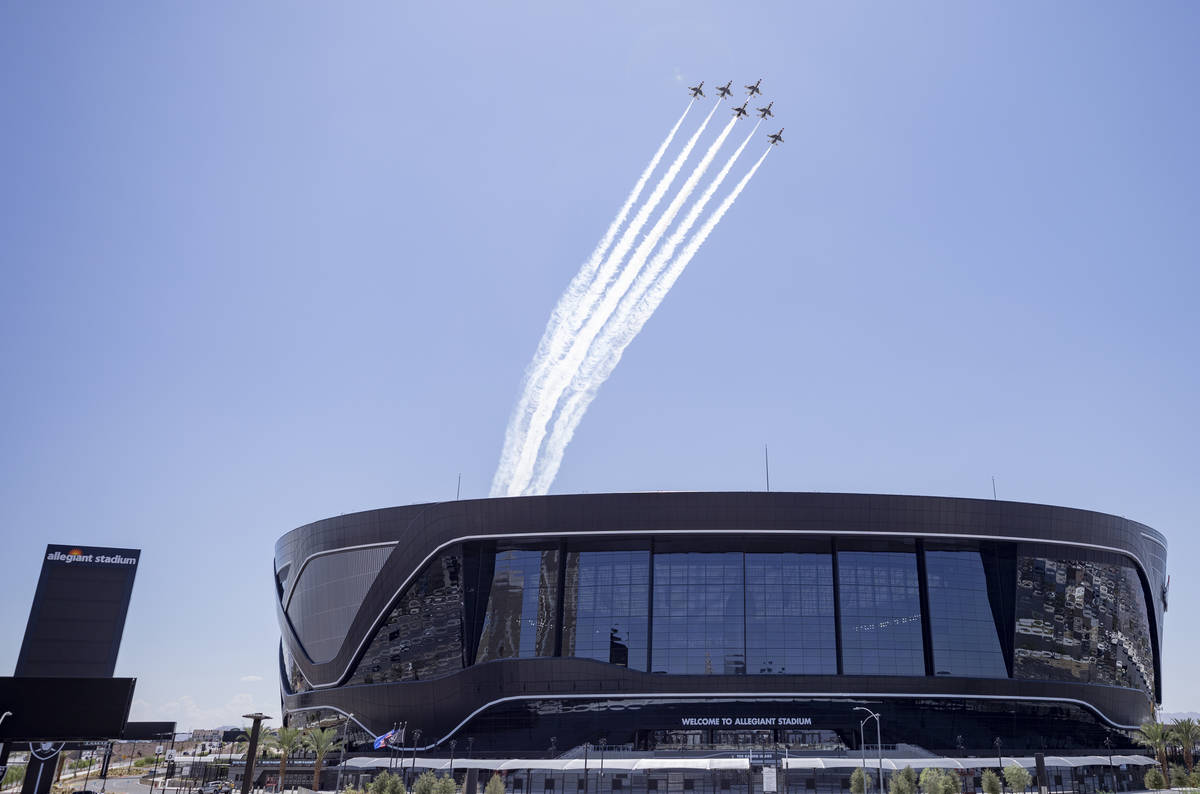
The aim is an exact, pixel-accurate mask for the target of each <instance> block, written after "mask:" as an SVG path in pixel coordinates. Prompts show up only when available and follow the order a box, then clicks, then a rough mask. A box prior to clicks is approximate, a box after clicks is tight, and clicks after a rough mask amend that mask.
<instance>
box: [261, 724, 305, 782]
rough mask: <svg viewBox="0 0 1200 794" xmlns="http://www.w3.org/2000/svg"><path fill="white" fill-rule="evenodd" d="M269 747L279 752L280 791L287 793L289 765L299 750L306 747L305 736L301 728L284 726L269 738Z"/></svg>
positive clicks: (267, 742)
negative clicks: (290, 759) (289, 760)
mask: <svg viewBox="0 0 1200 794" xmlns="http://www.w3.org/2000/svg"><path fill="white" fill-rule="evenodd" d="M266 744H267V746H269V747H273V748H275V749H276V750H278V751H279V753H280V755H279V790H280V791H287V765H288V759H289V758H291V757H292V756H293V755H294V754H295V753H296V751H297V750H299V749H300V748H301V747H303V746H304V736H303V735H302V734H301V732H300V729H299V728H289V727H286V726H284V727H283V728H280V729H279V730H277V731H275V733H273V734H269V735H268V736H267V741H266Z"/></svg>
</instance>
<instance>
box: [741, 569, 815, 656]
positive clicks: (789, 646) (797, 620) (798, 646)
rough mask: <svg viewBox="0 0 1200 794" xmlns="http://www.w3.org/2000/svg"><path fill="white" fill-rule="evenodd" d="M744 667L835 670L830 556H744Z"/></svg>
mask: <svg viewBox="0 0 1200 794" xmlns="http://www.w3.org/2000/svg"><path fill="white" fill-rule="evenodd" d="M746 672H747V673H750V674H751V675H754V674H771V673H778V674H790V675H822V674H828V675H832V674H836V673H837V631H836V626H835V625H834V613H833V558H832V557H831V556H830V555H828V554H747V555H746Z"/></svg>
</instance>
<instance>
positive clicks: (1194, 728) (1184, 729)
mask: <svg viewBox="0 0 1200 794" xmlns="http://www.w3.org/2000/svg"><path fill="white" fill-rule="evenodd" d="M1171 733H1172V734H1173V735H1174V736H1175V741H1177V742H1179V744H1181V745H1183V763H1185V764H1186V765H1187V769H1188V773H1189V774H1191V771H1192V764H1193V763H1194V760H1195V759H1194V757H1193V755H1192V749H1193V748H1194V747H1195V746H1196V742H1200V723H1197V722H1196V721H1195V720H1193V719H1190V718H1189V719H1184V720H1175V721H1174V722H1172V723H1171Z"/></svg>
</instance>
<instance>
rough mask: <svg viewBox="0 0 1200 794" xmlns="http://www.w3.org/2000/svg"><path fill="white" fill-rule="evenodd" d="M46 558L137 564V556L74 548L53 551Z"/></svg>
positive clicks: (94, 562) (93, 562) (66, 560)
mask: <svg viewBox="0 0 1200 794" xmlns="http://www.w3.org/2000/svg"><path fill="white" fill-rule="evenodd" d="M46 559H47V560H49V561H50V562H65V563H73V562H90V563H92V564H96V563H99V564H101V565H137V557H123V556H121V555H120V554H84V553H82V552H79V551H74V550H73V551H72V552H71V553H70V554H63V553H62V552H61V551H52V552H50V553H49V554H47V555H46Z"/></svg>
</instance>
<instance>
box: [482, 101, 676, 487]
mask: <svg viewBox="0 0 1200 794" xmlns="http://www.w3.org/2000/svg"><path fill="white" fill-rule="evenodd" d="M694 104H696V100H694V99H693V100H692V101H691V102H689V103H688V106H687V107H686V108H684V111H683V115H682V116H680V117H679V120H678V121H676V122H675V126H674V127H672V128H671V131H670V132H669V133H667V137H666V138H665V139H664V140H663V142H662V143H661V144H659V147H658V150H657V151H656V152H655V153H654V156H653V157H651V158H650V163H649V164H648V165H647V166H646V168H645V169H644V170H643V171H642V174H641V176H640V177H638V181H637V183H636V184H635V185H634V186H633V190H632V191H630V193H629V196H628V197H627V198H626V199H625V203H624V204H623V205H621V209H620V210H619V211H618V212H617V215H616V217H615V218H613V221H612V223H610V224H609V225H608V230H607V231H606V232H605V233H604V236H603V237H601V238H600V242H599V244H597V246H596V248H595V250H594V251H592V255H591V256H589V257H588V259H587V261H586V262H584V263H583V266H582V267H581V268H579V272H578V273H576V274H575V277H574V278H572V279H571V283H570V284H569V285H568V286H567V289H566V291H565V292H564V293H563V295H562V297H561V298H559V299H558V303H557V304H556V305H555V307H554V311H553V312H551V314H550V320H549V321H548V322H547V323H546V330H545V331H544V332H543V333H542V339H541V341H540V342H539V343H538V347H537V351H536V352H535V353H534V355H533V360H532V361H531V362H530V364H529V367H528V368H527V369H526V374H525V378H524V382H523V383H522V388H521V396H520V397H519V398H518V400H517V405H516V407H515V408H514V409H513V413H512V417H511V418H510V419H509V422H508V428H507V430H506V431H505V434H504V448H503V449H502V451H501V453H500V465H499V467H498V468H497V471H496V476H495V478H494V479H493V481H492V491H491V495H492V496H500V495H502V492H503V491H504V490H505V487H506V485H507V483H506V482H503V481H502V480H503V479H504V477H503V476H502V473H504V472H506V471H511V468H512V466H513V464H515V462H516V459H517V457H518V455H519V454H520V447H521V442H522V441H523V439H524V438H525V435H526V433H527V432H528V428H529V420H530V403H531V401H532V399H533V396H534V394H535V393H536V390H535V389H533V388H531V386H533V385H534V384H538V383H541V382H542V381H543V380H545V377H546V370H547V368H548V366H549V364H550V362H552V361H555V360H557V359H558V358H560V357H561V356H562V354H563V351H564V350H565V348H566V346H567V344H568V342H569V340H570V338H571V336H572V334H573V331H571V330H569V329H570V328H571V325H572V321H574V320H575V317H576V315H577V313H578V311H579V304H580V301H581V300H582V298H583V296H584V295H585V294H586V290H587V287H588V285H589V284H590V283H591V281H592V279H593V278H594V277H595V275H596V270H597V269H598V268H599V267H600V263H601V262H602V261H603V260H604V255H605V254H606V253H608V249H609V246H611V245H612V243H613V240H614V239H615V238H616V236H617V232H618V231H619V230H620V228H621V225H622V224H623V223H624V222H625V219H626V218H627V217H629V212H630V210H631V209H633V205H634V204H635V203H637V200H638V199H639V198H640V197H641V195H642V191H643V190H644V189H645V187H646V183H647V182H648V181H649V180H650V177H651V175H653V173H654V170H655V169H656V168H658V164H659V162H660V161H661V160H662V157H663V155H664V154H665V153H666V151H667V148H668V147H669V146H670V145H671V141H673V140H675V134H676V133H677V132H679V127H680V126H681V125H682V124H683V120H684V119H685V118H687V114H688V111H690V110H691V109H692V105H694ZM574 327H575V328H578V327H579V323H578V322H575V323H574Z"/></svg>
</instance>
